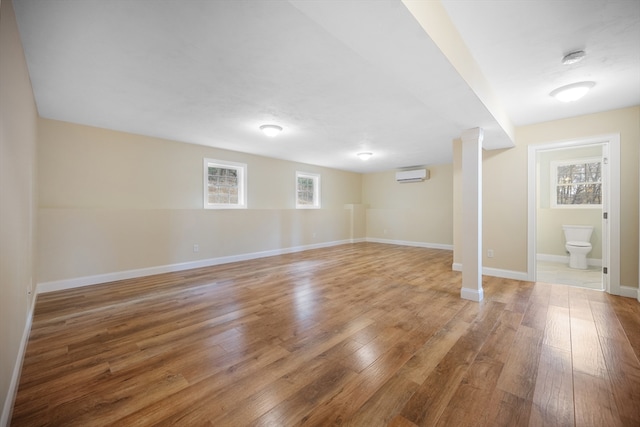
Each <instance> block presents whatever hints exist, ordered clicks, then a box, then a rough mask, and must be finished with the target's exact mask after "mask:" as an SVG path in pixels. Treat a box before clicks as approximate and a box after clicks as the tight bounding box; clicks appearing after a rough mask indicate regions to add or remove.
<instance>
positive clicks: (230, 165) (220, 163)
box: [203, 157, 247, 209]
mask: <svg viewBox="0 0 640 427" xmlns="http://www.w3.org/2000/svg"><path fill="white" fill-rule="evenodd" d="M203 166H204V167H203V172H204V174H203V175H204V181H203V184H204V186H203V189H204V191H203V204H204V209H246V208H247V164H246V163H238V162H230V161H227V160H218V159H210V158H206V157H205V159H204V163H203ZM211 166H213V167H218V168H224V169H235V170H236V171H238V203H209V167H211Z"/></svg>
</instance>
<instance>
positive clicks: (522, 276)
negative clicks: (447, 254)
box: [451, 262, 529, 281]
mask: <svg viewBox="0 0 640 427" xmlns="http://www.w3.org/2000/svg"><path fill="white" fill-rule="evenodd" d="M451 269H452V270H453V271H462V263H460V262H454V263H453V264H451ZM482 275H483V276H491V277H500V278H502V279H511V280H522V281H528V280H529V278H528V276H527V273H526V272H524V271H513V270H502V269H500V268H492V267H482Z"/></svg>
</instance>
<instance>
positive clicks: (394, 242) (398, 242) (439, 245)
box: [365, 237, 453, 251]
mask: <svg viewBox="0 0 640 427" xmlns="http://www.w3.org/2000/svg"><path fill="white" fill-rule="evenodd" d="M365 241H367V242H373V243H385V244H388V245H400V246H414V247H418V248H428V249H444V250H447V251H452V250H453V245H446V244H443V243H425V242H413V241H410V240H392V239H378V238H376V237H367V238H366V239H365Z"/></svg>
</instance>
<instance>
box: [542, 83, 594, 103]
mask: <svg viewBox="0 0 640 427" xmlns="http://www.w3.org/2000/svg"><path fill="white" fill-rule="evenodd" d="M595 85H596V84H595V82H579V83H572V84H570V85H566V86H562V87H559V88H558V89H555V90H554V91H552V92H551V93H550V94H549V95H551V96H553V97H554V98H556V99H557V100H558V101H562V102H572V101H577V100H578V99H580V98H582V97H583V96H585V95H586V94H587V92H589V89H591V88H592V87H594V86H595Z"/></svg>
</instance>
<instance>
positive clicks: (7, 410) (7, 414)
mask: <svg viewBox="0 0 640 427" xmlns="http://www.w3.org/2000/svg"><path fill="white" fill-rule="evenodd" d="M35 306H36V301H35V298H34V299H33V301H31V308H29V312H28V313H27V319H26V322H25V325H24V330H23V331H22V338H20V347H19V348H18V355H17V356H16V361H15V363H14V365H13V374H11V382H9V390H7V397H6V399H5V401H4V406H3V407H2V416H1V417H0V426H2V427H5V426H8V425H9V422H10V421H11V414H12V412H13V403H14V402H15V399H16V394H17V392H18V384H19V382H20V373H21V372H22V362H23V361H24V353H25V351H26V350H27V343H28V342H29V334H30V333H31V324H32V323H33V310H34V309H35Z"/></svg>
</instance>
